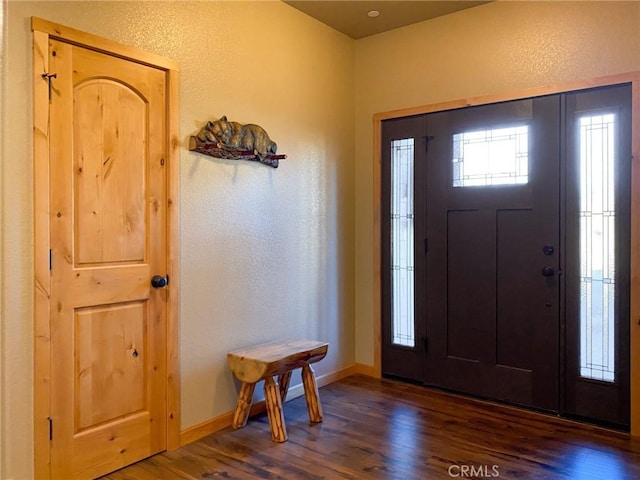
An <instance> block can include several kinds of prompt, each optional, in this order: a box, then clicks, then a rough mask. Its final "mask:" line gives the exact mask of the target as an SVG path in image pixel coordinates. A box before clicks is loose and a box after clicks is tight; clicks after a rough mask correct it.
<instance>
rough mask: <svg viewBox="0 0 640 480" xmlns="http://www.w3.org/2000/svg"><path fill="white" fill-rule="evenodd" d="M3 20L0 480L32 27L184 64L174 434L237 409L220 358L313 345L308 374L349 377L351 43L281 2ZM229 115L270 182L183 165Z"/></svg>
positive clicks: (21, 13) (21, 5)
mask: <svg viewBox="0 0 640 480" xmlns="http://www.w3.org/2000/svg"><path fill="white" fill-rule="evenodd" d="M8 15H9V16H8V21H7V22H6V27H7V28H8V47H9V48H8V61H9V63H8V71H7V75H6V77H5V78H6V87H7V94H6V95H3V97H2V100H3V103H4V104H5V107H6V112H7V115H6V119H5V122H3V125H2V132H1V133H2V138H3V140H4V143H5V144H4V149H3V152H2V153H3V154H2V164H1V167H2V174H3V175H2V202H3V224H2V238H3V246H4V249H3V250H2V262H1V263H0V267H1V268H2V271H3V272H5V275H4V276H3V277H2V288H1V293H2V295H3V298H4V299H5V300H6V301H5V302H4V303H3V304H2V324H3V337H2V338H3V344H2V345H1V355H0V357H1V359H2V364H3V365H4V371H3V377H2V380H3V382H2V383H3V396H2V398H1V402H0V407H1V414H2V417H1V418H2V420H1V421H2V424H1V425H2V437H1V438H2V439H3V444H2V454H1V457H0V458H1V463H2V468H3V470H2V471H0V478H2V479H3V480H5V479H10V478H16V479H22V478H29V477H30V475H31V471H32V468H31V465H32V458H31V456H32V451H33V450H32V429H33V422H32V391H33V389H32V382H33V375H32V354H33V349H32V342H33V338H32V335H33V328H32V324H33V301H32V297H33V289H32V286H31V284H32V275H33V274H32V271H33V254H32V246H33V227H32V223H33V214H32V205H33V202H32V197H33V188H32V171H33V161H32V154H31V149H32V142H31V128H32V118H31V111H32V104H31V81H30V78H31V76H30V75H31V72H30V70H31V66H30V65H31V60H30V59H31V50H30V49H31V37H30V35H31V34H30V28H29V17H30V16H39V17H42V18H46V19H48V20H51V21H54V22H58V23H62V24H65V25H68V26H71V27H74V28H77V29H80V30H83V31H86V32H90V33H93V34H96V35H101V36H103V37H107V38H111V39H115V40H118V41H120V42H121V43H124V44H127V45H131V46H135V47H138V48H141V49H144V50H147V51H150V52H154V53H157V54H160V55H164V56H167V57H170V58H173V59H175V60H177V61H178V62H179V64H180V68H181V74H180V82H181V84H180V135H181V137H182V140H183V142H184V146H185V148H183V149H182V151H181V158H180V188H181V202H180V211H181V242H182V245H181V256H180V269H181V279H180V280H181V291H180V301H181V308H180V313H181V331H180V335H181V339H180V346H181V374H182V378H181V387H182V427H183V428H186V427H189V426H192V425H194V424H198V423H200V422H203V421H206V420H209V419H211V418H213V417H215V416H217V415H219V414H222V413H224V412H227V411H230V410H232V409H233V408H234V404H235V393H236V386H235V385H234V383H233V381H232V377H231V374H230V373H229V372H228V370H227V367H226V359H225V354H226V352H227V351H228V350H231V349H235V348H240V347H243V346H246V345H249V344H253V343H257V342H262V341H268V340H275V339H278V338H290V337H311V338H317V339H321V340H326V341H328V342H330V345H331V346H330V350H329V352H330V353H329V355H328V357H327V359H326V360H325V361H323V362H321V363H319V364H318V365H317V368H316V372H317V373H318V375H323V374H325V373H328V372H333V371H336V370H339V369H341V368H344V367H346V366H348V365H350V364H352V363H353V361H354V344H355V340H354V320H353V317H354V296H355V295H354V288H355V279H354V268H353V265H354V260H353V257H354V254H353V250H354V245H355V237H354V235H355V234H354V217H353V215H354V209H353V205H354V199H353V184H354V158H353V157H354V138H355V135H354V114H353V94H354V72H353V68H354V58H353V56H354V44H353V41H352V40H350V39H349V38H347V37H345V36H344V35H342V34H339V33H337V32H335V31H333V30H331V29H329V28H328V27H326V26H324V25H323V24H321V23H318V22H315V21H313V20H311V19H310V18H309V17H307V16H305V15H303V14H301V13H300V12H298V11H297V10H294V9H293V8H291V7H289V6H287V5H285V4H283V3H280V2H252V3H249V2H200V3H196V2H166V3H162V2H113V3H111V2H94V1H86V2H85V1H81V2H61V3H59V2H39V3H36V2H34V3H31V2H29V3H27V2H22V1H17V2H14V1H11V2H9V7H8ZM225 114H226V115H227V116H228V117H229V118H230V119H231V120H236V121H240V122H245V123H249V122H251V123H257V124H260V125H262V126H263V127H264V128H265V129H266V130H267V131H268V132H269V133H270V135H271V136H272V137H273V139H274V140H275V141H276V142H277V143H278V146H279V151H281V152H282V153H286V154H287V155H288V158H287V159H286V160H283V161H282V162H281V165H280V168H278V169H277V170H274V169H272V168H269V167H266V166H264V165H260V164H257V163H254V162H234V161H224V160H214V159H211V158H209V157H205V156H201V155H198V154H193V153H190V152H188V151H187V149H186V145H187V139H188V136H189V135H190V134H193V133H194V132H195V131H197V130H198V128H199V127H200V126H201V125H202V124H203V123H204V122H205V121H206V120H208V119H212V118H217V117H220V116H222V115H225ZM54 361H55V359H54ZM292 382H295V383H299V377H294V379H293V381H292Z"/></svg>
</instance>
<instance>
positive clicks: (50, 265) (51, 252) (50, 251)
mask: <svg viewBox="0 0 640 480" xmlns="http://www.w3.org/2000/svg"><path fill="white" fill-rule="evenodd" d="M49 270H53V250H51V249H49Z"/></svg>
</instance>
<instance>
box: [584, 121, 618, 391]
mask: <svg viewBox="0 0 640 480" xmlns="http://www.w3.org/2000/svg"><path fill="white" fill-rule="evenodd" d="M579 128H580V137H579V141H580V211H579V216H580V375H581V376H582V377H585V378H591V379H595V380H602V381H607V382H613V381H614V379H615V321H614V320H615V308H614V307H615V283H616V271H615V264H616V255H615V214H616V211H615V181H614V174H615V155H616V152H615V142H614V133H615V130H614V129H615V115H614V114H604V115H593V116H583V117H581V118H580V119H579Z"/></svg>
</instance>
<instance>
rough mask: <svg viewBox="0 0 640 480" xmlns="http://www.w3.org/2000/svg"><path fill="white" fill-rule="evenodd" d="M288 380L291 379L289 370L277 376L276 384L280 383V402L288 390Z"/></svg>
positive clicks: (284, 398)
mask: <svg viewBox="0 0 640 480" xmlns="http://www.w3.org/2000/svg"><path fill="white" fill-rule="evenodd" d="M289 380H291V370H289V371H288V372H286V373H283V374H282V375H279V376H278V384H279V385H280V399H281V400H282V403H283V404H284V402H285V401H286V400H287V392H288V391H289Z"/></svg>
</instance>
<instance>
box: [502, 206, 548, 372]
mask: <svg viewBox="0 0 640 480" xmlns="http://www.w3.org/2000/svg"><path fill="white" fill-rule="evenodd" d="M496 241H497V243H496V254H497V258H496V280H497V281H496V310H497V311H496V330H495V331H496V342H495V345H496V363H497V364H498V365H502V366H505V367H516V368H521V369H531V368H532V367H533V363H535V362H533V361H532V360H533V359H534V358H535V356H536V355H537V352H536V351H534V349H533V344H532V342H531V339H532V338H535V329H536V325H537V323H538V322H540V321H543V319H541V318H538V317H537V315H538V313H539V309H535V308H532V305H538V304H540V303H543V302H544V299H541V298H539V297H540V295H539V293H538V290H539V288H538V287H539V286H540V285H539V284H540V283H542V282H544V278H543V277H542V276H541V275H540V262H541V260H544V258H543V259H541V258H540V257H541V256H542V255H543V254H542V251H541V250H542V249H541V247H540V240H539V239H538V237H537V235H536V220H535V214H534V212H533V210H532V209H529V210H508V209H500V210H498V211H497V212H496ZM532 297H533V298H532Z"/></svg>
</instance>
